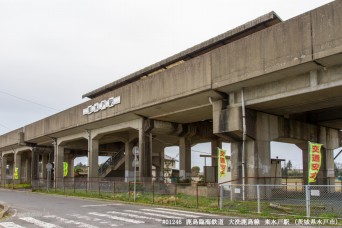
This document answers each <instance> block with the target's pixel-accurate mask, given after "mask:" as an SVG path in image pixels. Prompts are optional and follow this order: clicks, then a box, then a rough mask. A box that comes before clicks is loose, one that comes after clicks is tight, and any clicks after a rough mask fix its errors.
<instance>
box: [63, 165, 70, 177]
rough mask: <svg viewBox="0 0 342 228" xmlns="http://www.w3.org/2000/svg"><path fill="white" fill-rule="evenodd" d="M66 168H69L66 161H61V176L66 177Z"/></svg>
mask: <svg viewBox="0 0 342 228" xmlns="http://www.w3.org/2000/svg"><path fill="white" fill-rule="evenodd" d="M68 168H69V164H68V162H63V177H66V176H67V175H68Z"/></svg>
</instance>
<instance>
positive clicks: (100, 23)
mask: <svg viewBox="0 0 342 228" xmlns="http://www.w3.org/2000/svg"><path fill="white" fill-rule="evenodd" d="M328 2H330V0H315V1H304V0H302V1H298V0H296V1H295V0H257V1H253V0H250V1H246V0H239V1H229V0H224V1H223V0H206V1H202V0H172V1H171V0H170V1H166V0H164V1H162V0H153V1H152V0H144V1H142V0H135V1H132V0H115V1H114V0H96V1H95V0H92V1H89V0H55V1H48V0H30V1H27V0H17V1H13V0H0V80H1V81H0V104H1V108H0V135H1V134H4V133H6V132H8V131H10V130H14V129H17V128H19V127H22V126H24V125H27V124H29V123H32V122H34V121H37V120H39V119H42V118H44V117H46V116H49V115H52V114H54V113H56V110H59V111H62V110H64V109H67V108H70V107H71V106H74V105H77V104H79V103H81V102H84V101H85V100H82V98H81V96H82V94H84V93H86V92H89V91H91V90H94V89H96V88H98V87H100V86H103V85H105V84H107V83H110V82H112V81H114V80H116V79H118V78H121V77H123V76H126V75H128V74H130V73H133V72H135V71H137V70H140V69H142V68H144V67H146V66H148V65H151V64H153V63H155V62H157V61H160V60H162V59H164V58H166V57H169V56H171V55H173V54H176V53H178V52H180V51H182V50H185V49H187V48H189V47H191V46H193V45H196V44H198V43H200V42H202V41H205V40H207V39H209V38H211V37H213V36H216V35H218V34H221V33H223V32H226V31H228V30H230V29H233V28H234V27H237V26H239V25H241V24H243V23H245V22H247V21H250V20H252V19H254V18H256V17H259V16H261V15H263V14H265V13H268V12H270V11H272V10H273V11H275V12H276V13H277V14H278V15H279V16H280V17H281V18H282V19H283V20H287V19H289V18H291V17H294V16H297V15H299V14H301V13H304V12H306V11H308V10H311V9H314V8H316V7H318V6H320V5H323V4H325V3H328ZM18 98H20V99H18ZM28 101H30V102H28ZM35 103H38V104H41V105H37V104H35Z"/></svg>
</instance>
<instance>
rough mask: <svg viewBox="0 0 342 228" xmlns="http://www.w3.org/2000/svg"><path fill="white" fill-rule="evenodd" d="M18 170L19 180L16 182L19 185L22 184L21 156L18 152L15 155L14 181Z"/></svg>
mask: <svg viewBox="0 0 342 228" xmlns="http://www.w3.org/2000/svg"><path fill="white" fill-rule="evenodd" d="M16 169H18V179H17V180H14V181H15V183H17V184H19V183H21V154H20V153H18V152H17V153H15V154H14V165H13V179H14V174H15V170H16Z"/></svg>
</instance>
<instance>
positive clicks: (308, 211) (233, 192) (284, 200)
mask: <svg viewBox="0 0 342 228" xmlns="http://www.w3.org/2000/svg"><path fill="white" fill-rule="evenodd" d="M220 196H221V198H220V209H222V210H236V211H239V212H240V213H250V212H251V213H253V212H254V213H255V212H256V213H260V214H263V215H271V214H284V215H299V216H306V217H310V216H314V217H342V188H341V186H340V185H300V186H299V185H228V184H225V185H221V186H220Z"/></svg>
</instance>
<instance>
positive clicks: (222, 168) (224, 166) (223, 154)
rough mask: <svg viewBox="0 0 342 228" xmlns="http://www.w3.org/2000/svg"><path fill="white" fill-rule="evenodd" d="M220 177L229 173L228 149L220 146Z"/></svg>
mask: <svg viewBox="0 0 342 228" xmlns="http://www.w3.org/2000/svg"><path fill="white" fill-rule="evenodd" d="M217 154H218V177H219V178H220V177H225V176H226V173H227V160H226V151H225V150H222V149H220V148H218V153H217Z"/></svg>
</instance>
